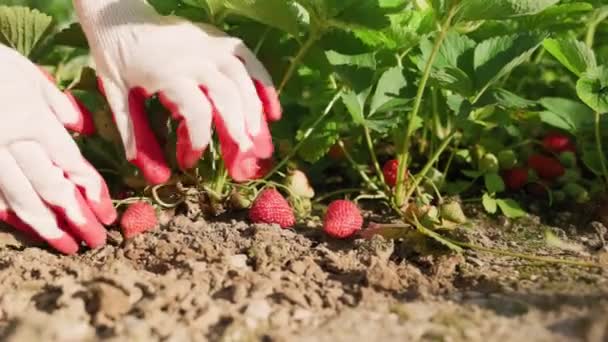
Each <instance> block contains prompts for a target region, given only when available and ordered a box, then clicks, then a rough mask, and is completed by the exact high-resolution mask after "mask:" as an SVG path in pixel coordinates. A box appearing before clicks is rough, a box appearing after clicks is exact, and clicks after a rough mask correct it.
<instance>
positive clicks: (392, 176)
mask: <svg viewBox="0 0 608 342" xmlns="http://www.w3.org/2000/svg"><path fill="white" fill-rule="evenodd" d="M398 169H399V161H398V160H397V159H391V160H389V161H387V162H386V163H384V167H383V168H382V173H383V174H384V181H385V182H386V184H387V185H388V186H390V187H393V186H395V185H396V184H397V172H398ZM405 176H406V178H407V172H406V173H405Z"/></svg>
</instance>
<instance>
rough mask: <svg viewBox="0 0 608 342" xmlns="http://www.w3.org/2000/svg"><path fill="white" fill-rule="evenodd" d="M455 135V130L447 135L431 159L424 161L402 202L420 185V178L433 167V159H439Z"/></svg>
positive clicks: (408, 198)
mask: <svg viewBox="0 0 608 342" xmlns="http://www.w3.org/2000/svg"><path fill="white" fill-rule="evenodd" d="M455 136H456V133H455V132H454V133H452V134H450V135H448V137H447V138H445V140H444V141H443V142H442V143H441V145H440V146H439V148H438V149H437V151H435V154H433V156H432V157H431V159H429V160H428V161H427V162H426V165H425V166H424V167H423V168H422V171H420V173H418V174H417V175H416V176H415V177H414V182H413V183H412V184H411V185H410V186H409V187H408V189H407V192H406V193H405V197H404V199H405V201H404V202H403V203H407V202H409V200H410V197H411V196H412V194H413V193H414V191H416V188H418V187H419V186H420V183H421V182H422V180H423V179H424V177H425V176H426V174H427V173H428V172H429V170H430V169H431V168H432V167H433V164H435V161H437V160H438V159H439V157H440V156H441V154H442V153H443V151H445V149H446V148H447V147H448V145H449V144H450V142H452V139H454V137H455Z"/></svg>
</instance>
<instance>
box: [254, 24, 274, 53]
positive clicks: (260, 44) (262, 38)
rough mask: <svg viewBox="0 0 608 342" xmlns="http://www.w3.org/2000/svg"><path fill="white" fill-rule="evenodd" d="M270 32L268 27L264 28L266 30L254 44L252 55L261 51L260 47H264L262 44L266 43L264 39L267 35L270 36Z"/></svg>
mask: <svg viewBox="0 0 608 342" xmlns="http://www.w3.org/2000/svg"><path fill="white" fill-rule="evenodd" d="M270 31H271V28H270V27H268V28H266V30H264V33H263V34H262V37H261V38H260V40H259V41H258V43H257V44H256V46H255V49H253V53H255V54H256V55H257V54H258V53H260V50H261V49H262V45H264V42H265V41H266V38H268V35H269V34H270Z"/></svg>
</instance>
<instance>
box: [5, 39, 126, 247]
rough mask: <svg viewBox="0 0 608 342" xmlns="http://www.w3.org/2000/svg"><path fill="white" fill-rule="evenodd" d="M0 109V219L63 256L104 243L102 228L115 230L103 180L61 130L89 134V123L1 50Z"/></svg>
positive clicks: (33, 69)
mask: <svg viewBox="0 0 608 342" xmlns="http://www.w3.org/2000/svg"><path fill="white" fill-rule="evenodd" d="M72 99H73V98H72ZM0 103H1V104H2V106H1V107H0V118H1V120H2V124H0V220H2V221H4V222H5V223H7V224H9V225H11V226H13V227H14V228H17V229H20V230H22V231H24V232H25V233H29V234H32V235H34V236H36V237H39V238H42V239H43V240H45V241H46V242H47V243H49V244H50V245H51V246H52V247H54V248H55V249H57V250H58V251H60V252H63V253H67V254H71V253H75V252H76V251H77V250H78V248H79V243H80V242H85V243H86V244H87V245H88V246H89V247H91V248H95V247H99V246H101V245H103V244H105V241H106V231H105V229H104V227H103V226H102V223H103V224H110V223H112V222H113V221H114V220H115V219H116V211H115V209H114V207H113V206H112V201H111V199H110V196H109V194H108V189H107V187H106V184H105V182H104V180H103V178H102V177H101V176H100V175H99V174H98V173H97V171H95V169H94V168H93V167H92V166H91V165H90V164H89V163H88V162H87V161H86V160H85V159H84V158H83V157H82V155H81V154H80V151H79V150H78V146H77V145H76V143H75V142H74V140H72V137H71V136H70V135H69V133H68V131H67V130H66V129H65V128H64V125H65V126H66V127H70V128H73V129H76V130H79V131H83V130H89V129H90V126H88V125H89V124H87V123H90V121H89V119H86V118H85V117H84V116H83V113H82V112H80V111H78V110H77V107H76V106H75V103H73V102H71V101H70V98H69V97H68V96H66V94H63V93H62V92H61V91H60V90H59V89H57V87H56V86H55V84H53V83H52V82H51V81H50V80H49V79H48V78H47V77H45V75H44V74H43V72H41V70H40V69H39V68H38V67H37V66H36V65H34V64H33V63H31V62H30V61H29V60H27V59H26V58H25V57H23V56H21V55H20V54H19V53H17V52H16V51H15V50H12V49H9V48H8V47H5V46H4V45H2V44H0ZM87 127H89V128H87Z"/></svg>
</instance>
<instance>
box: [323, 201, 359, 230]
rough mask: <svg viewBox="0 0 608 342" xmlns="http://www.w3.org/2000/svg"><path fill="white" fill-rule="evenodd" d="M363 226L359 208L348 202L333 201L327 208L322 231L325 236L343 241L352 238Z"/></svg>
mask: <svg viewBox="0 0 608 342" xmlns="http://www.w3.org/2000/svg"><path fill="white" fill-rule="evenodd" d="M362 226H363V217H362V216H361V212H360V211H359V208H358V207H357V206H356V205H355V204H354V203H353V202H350V201H346V200H337V201H333V202H332V203H330V204H329V206H328V207H327V213H326V214H325V221H324V222H323V230H324V231H325V233H327V235H329V236H331V237H334V238H338V239H345V238H349V237H351V236H353V235H354V234H355V233H356V232H357V231H359V230H360V229H361V227H362Z"/></svg>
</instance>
